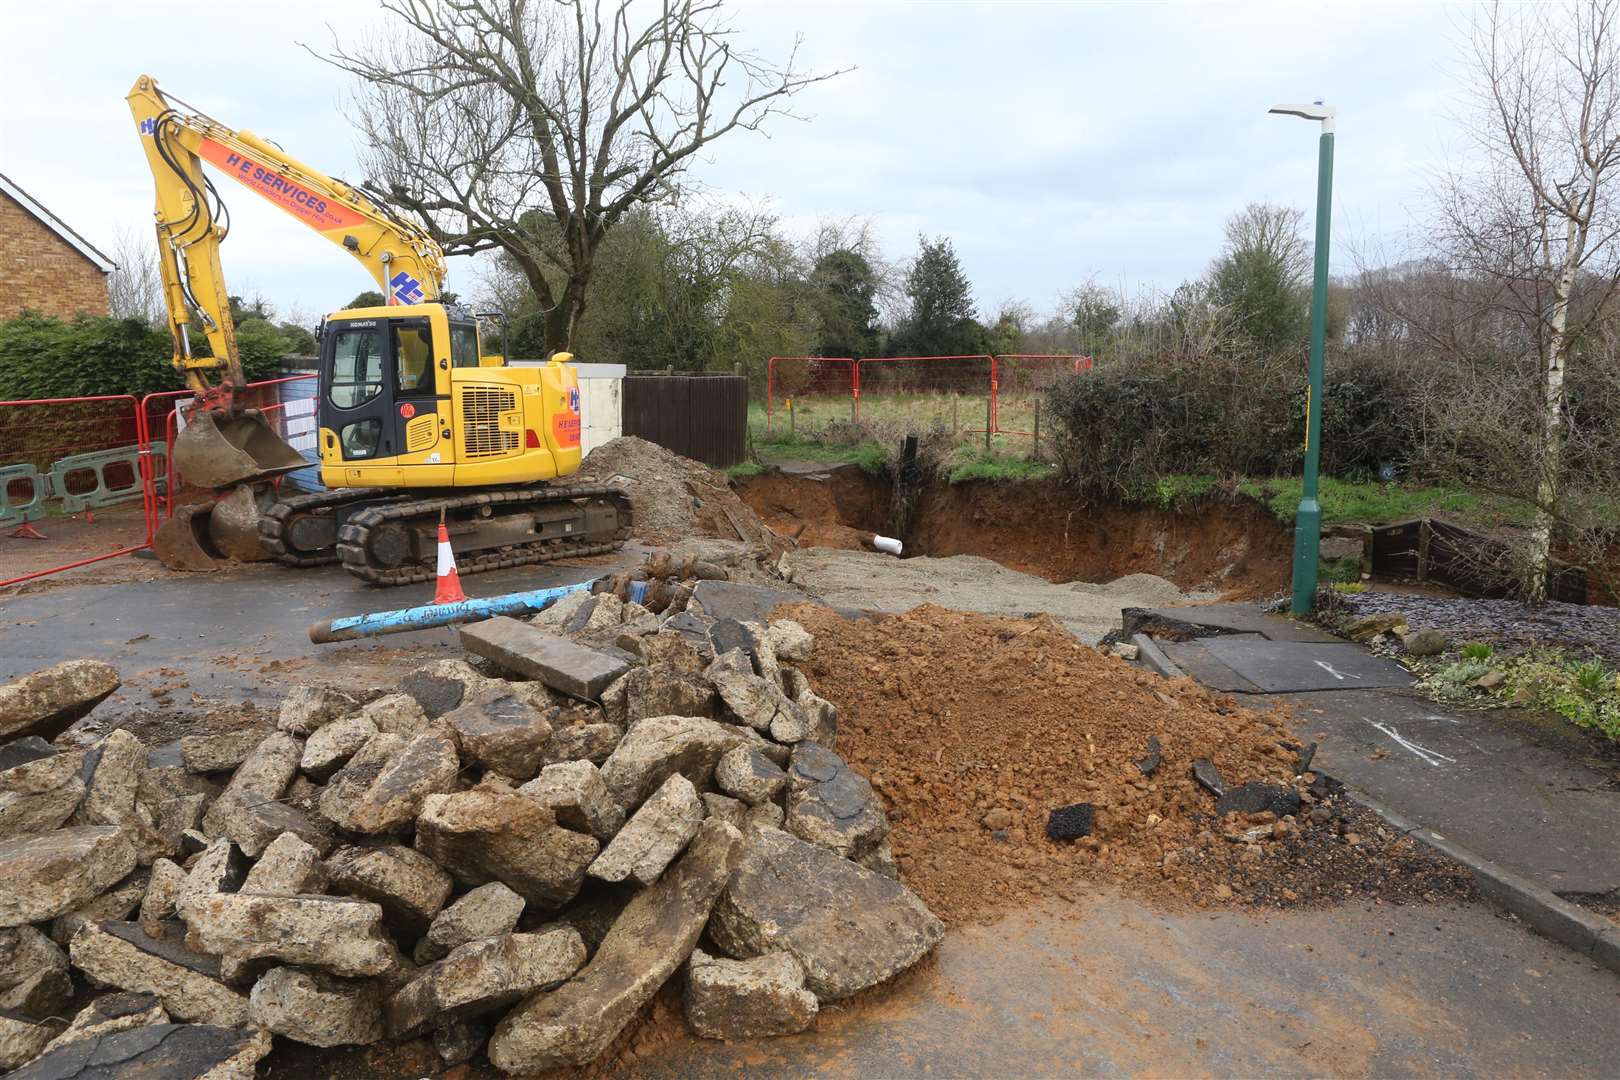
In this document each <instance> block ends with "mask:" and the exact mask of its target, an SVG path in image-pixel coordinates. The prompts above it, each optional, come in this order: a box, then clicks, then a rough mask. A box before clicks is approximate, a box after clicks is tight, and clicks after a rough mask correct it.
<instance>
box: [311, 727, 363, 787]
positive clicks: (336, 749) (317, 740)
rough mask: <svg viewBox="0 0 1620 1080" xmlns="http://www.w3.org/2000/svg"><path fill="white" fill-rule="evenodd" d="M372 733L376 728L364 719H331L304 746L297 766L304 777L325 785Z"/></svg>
mask: <svg viewBox="0 0 1620 1080" xmlns="http://www.w3.org/2000/svg"><path fill="white" fill-rule="evenodd" d="M375 734H377V725H376V724H373V723H372V722H371V721H370V720H368V719H366V718H365V717H364V716H350V717H345V718H344V719H342V720H334V721H332V722H331V723H330V724H327V725H326V726H325V727H322V728H321V729H320V730H318V731H316V732H315V733H314V734H313V735H311V736H310V737H309V739H308V741H306V742H305V743H304V755H303V757H302V758H300V759H299V762H298V767H299V769H301V770H302V771H303V773H304V775H305V776H309V777H313V778H314V779H316V780H319V781H320V782H321V783H325V782H326V781H327V780H330V779H331V778H332V774H333V773H335V772H337V771H338V770H339V769H340V768H342V767H343V763H344V762H345V761H348V760H349V759H350V758H351V757H353V756H354V755H355V754H356V753H357V752H359V750H360V748H361V747H362V746H364V745H366V743H367V742H368V741H369V740H370V739H371V737H372V736H373V735H375Z"/></svg>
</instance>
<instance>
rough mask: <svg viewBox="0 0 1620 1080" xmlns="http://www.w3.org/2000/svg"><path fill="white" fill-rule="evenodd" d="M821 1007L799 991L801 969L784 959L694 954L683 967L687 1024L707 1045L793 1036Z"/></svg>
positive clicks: (789, 958) (769, 955) (780, 955)
mask: <svg viewBox="0 0 1620 1080" xmlns="http://www.w3.org/2000/svg"><path fill="white" fill-rule="evenodd" d="M820 1008H821V1005H820V1003H819V1002H818V1001H816V995H814V994H812V993H811V992H810V991H808V990H806V989H805V988H804V968H802V967H800V966H799V962H798V961H797V960H795V959H794V958H793V957H792V956H790V955H788V954H787V953H781V952H779V953H767V954H766V955H764V956H760V957H757V958H755V959H752V960H727V959H725V958H723V957H717V956H710V955H709V954H708V953H706V952H704V951H703V950H702V949H694V950H693V951H692V958H691V959H690V960H689V961H687V967H686V1024H687V1026H688V1027H690V1028H691V1029H692V1033H693V1034H694V1035H701V1036H702V1037H704V1038H706V1039H758V1038H763V1037H766V1036H771V1035H792V1034H793V1033H794V1032H797V1031H803V1030H804V1029H805V1028H807V1027H809V1026H810V1024H811V1022H812V1021H814V1020H815V1018H816V1013H817V1012H818V1011H820Z"/></svg>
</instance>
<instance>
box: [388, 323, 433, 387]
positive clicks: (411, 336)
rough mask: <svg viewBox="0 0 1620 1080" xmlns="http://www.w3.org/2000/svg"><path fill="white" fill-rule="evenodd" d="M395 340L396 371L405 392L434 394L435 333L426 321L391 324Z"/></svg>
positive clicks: (390, 331)
mask: <svg viewBox="0 0 1620 1080" xmlns="http://www.w3.org/2000/svg"><path fill="white" fill-rule="evenodd" d="M388 332H389V334H390V335H392V337H393V339H394V372H395V376H396V378H398V380H399V388H400V390H402V391H405V392H407V393H408V392H412V391H425V392H427V393H432V392H433V330H432V328H431V327H430V326H429V325H428V322H427V320H426V319H423V320H421V321H418V320H416V319H409V320H406V319H401V320H399V321H397V322H394V323H391V324H390V325H389V331H388Z"/></svg>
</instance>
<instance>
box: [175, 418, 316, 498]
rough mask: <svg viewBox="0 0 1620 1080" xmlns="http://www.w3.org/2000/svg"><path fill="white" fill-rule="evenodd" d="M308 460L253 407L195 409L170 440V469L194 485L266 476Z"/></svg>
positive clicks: (298, 466)
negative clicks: (240, 409) (225, 410)
mask: <svg viewBox="0 0 1620 1080" xmlns="http://www.w3.org/2000/svg"><path fill="white" fill-rule="evenodd" d="M308 464H309V462H308V461H306V460H304V456H303V455H302V454H300V453H299V452H298V451H296V450H294V449H293V448H292V447H290V446H288V445H287V444H286V443H285V442H283V441H282V440H281V436H279V435H277V434H276V433H275V431H274V430H273V429H272V428H271V427H270V425H269V424H268V423H267V422H266V421H265V419H264V416H263V415H261V414H260V413H259V412H258V411H257V410H253V409H249V410H247V411H246V412H240V413H235V414H233V415H228V414H226V413H221V412H210V411H207V410H203V409H198V410H197V411H196V412H194V413H192V414H191V415H190V416H189V417H188V418H187V419H186V426H185V428H184V429H182V430H181V432H180V434H179V435H178V436H176V437H175V440H174V467H175V470H176V471H177V472H178V473H179V474H180V479H182V480H184V481H185V482H186V483H188V484H191V485H193V486H195V487H207V488H222V487H230V486H232V485H233V484H243V483H247V482H249V481H252V480H268V479H270V478H271V477H275V476H280V475H281V474H282V473H288V472H292V471H293V470H294V469H302V468H304V467H305V466H307V465H308Z"/></svg>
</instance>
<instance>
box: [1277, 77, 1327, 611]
mask: <svg viewBox="0 0 1620 1080" xmlns="http://www.w3.org/2000/svg"><path fill="white" fill-rule="evenodd" d="M1271 111H1272V112H1274V113H1277V114H1279V115H1282V116H1297V117H1300V118H1301V119H1304V120H1319V121H1321V123H1322V137H1321V139H1320V150H1319V156H1318V158H1317V165H1316V269H1315V273H1314V274H1313V275H1312V279H1311V367H1310V389H1309V392H1308V393H1309V396H1308V398H1307V399H1306V405H1305V489H1304V491H1303V492H1302V493H1301V495H1300V500H1299V509H1298V510H1297V511H1295V513H1294V604H1293V612H1294V614H1295V615H1308V614H1310V611H1311V605H1312V603H1313V602H1314V601H1315V599H1316V576H1317V550H1318V548H1319V547H1320V545H1321V540H1322V505H1321V503H1319V502H1318V501H1317V498H1316V479H1317V470H1318V468H1319V466H1320V464H1321V457H1322V352H1323V347H1324V342H1325V339H1326V338H1327V286H1328V232H1329V227H1330V226H1331V225H1332V222H1333V120H1334V115H1335V110H1334V108H1333V106H1331V105H1323V104H1322V103H1321V102H1320V101H1318V102H1316V103H1315V104H1312V105H1278V106H1277V107H1276V108H1274V109H1272V110H1271Z"/></svg>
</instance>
